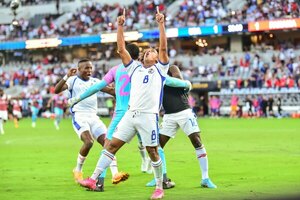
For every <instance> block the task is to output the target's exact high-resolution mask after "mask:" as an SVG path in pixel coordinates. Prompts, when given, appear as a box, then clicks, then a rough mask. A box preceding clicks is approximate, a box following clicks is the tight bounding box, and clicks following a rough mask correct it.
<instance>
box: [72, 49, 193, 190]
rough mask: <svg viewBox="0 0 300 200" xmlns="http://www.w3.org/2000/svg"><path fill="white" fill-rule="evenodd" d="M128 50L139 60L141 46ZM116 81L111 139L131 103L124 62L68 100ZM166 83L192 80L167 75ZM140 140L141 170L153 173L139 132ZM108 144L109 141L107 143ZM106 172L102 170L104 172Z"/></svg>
mask: <svg viewBox="0 0 300 200" xmlns="http://www.w3.org/2000/svg"><path fill="white" fill-rule="evenodd" d="M126 50H127V51H128V53H129V54H130V56H131V57H132V59H133V60H137V59H138V57H139V47H138V46H137V45H135V44H128V45H127V46H126ZM113 82H114V83H115V92H116V108H115V112H114V116H113V119H112V121H111V123H110V125H109V127H108V131H107V135H106V138H107V139H108V140H109V141H111V140H112V137H113V133H114V131H115V129H116V127H117V125H118V124H119V122H120V120H121V119H122V118H123V116H124V115H125V112H126V111H127V110H128V103H129V97H130V96H129V92H130V85H131V84H130V77H129V76H128V74H127V72H126V68H125V67H124V65H123V64H120V65H117V66H115V67H113V68H112V69H110V70H109V71H108V73H107V74H106V75H105V76H104V78H103V80H102V81H101V82H99V83H97V84H95V85H93V86H92V87H90V88H89V89H88V90H86V91H85V92H84V93H82V94H81V95H79V96H76V97H73V98H70V99H69V100H68V104H69V106H72V105H74V104H75V103H77V102H79V101H82V100H84V99H85V98H87V97H89V96H91V95H93V94H95V93H97V92H98V91H100V90H101V89H102V88H104V87H106V86H107V85H109V84H111V83H113ZM166 85H168V86H170V87H186V88H189V87H190V82H186V81H181V80H180V79H177V78H172V77H166ZM137 136H138V140H139V149H140V153H141V156H142V165H141V171H143V172H148V171H150V172H148V173H151V170H149V167H148V164H151V163H149V161H148V160H149V158H148V156H147V152H146V149H145V147H144V146H143V145H142V141H141V138H140V135H139V134H137ZM106 146H107V143H106ZM150 167H151V166H150ZM150 169H151V168H150ZM103 173H104V172H102V174H103ZM98 183H99V181H98ZM167 184H168V183H167V182H164V184H163V185H164V189H167Z"/></svg>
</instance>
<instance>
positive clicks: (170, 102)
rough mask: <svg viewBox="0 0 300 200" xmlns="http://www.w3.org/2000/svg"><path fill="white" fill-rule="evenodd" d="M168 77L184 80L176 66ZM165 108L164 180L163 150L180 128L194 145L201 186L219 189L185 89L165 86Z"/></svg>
mask: <svg viewBox="0 0 300 200" xmlns="http://www.w3.org/2000/svg"><path fill="white" fill-rule="evenodd" d="M168 75H169V76H172V77H176V78H179V79H183V78H182V75H181V73H180V70H179V68H178V67H177V66H175V65H172V66H171V67H170V69H169V71H168ZM163 107H164V110H165V114H164V117H163V121H162V124H161V129H160V133H159V143H160V147H161V149H159V151H162V152H161V154H162V155H163V156H161V158H162V160H163V162H164V166H163V170H164V172H163V173H164V179H165V180H168V178H167V169H166V165H165V159H164V154H163V150H162V149H163V148H164V147H165V145H166V144H167V142H168V141H169V139H170V138H174V137H175V135H176V131H177V129H178V127H180V128H182V130H183V131H184V133H185V134H186V135H187V136H188V137H189V139H190V141H191V143H192V145H193V146H194V148H195V151H196V156H197V159H198V161H199V165H200V168H201V171H202V181H201V186H202V187H207V188H217V186H216V185H215V184H213V182H212V181H211V180H210V179H209V176H208V160H207V154H206V150H205V148H204V145H203V144H202V142H201V138H200V129H199V126H198V123H197V116H196V114H195V113H194V112H193V111H192V109H191V108H190V106H189V104H188V95H187V93H186V91H185V89H183V88H182V89H180V88H172V87H168V86H164V97H163ZM161 154H160V155H161ZM154 185H155V184H153V181H150V182H149V183H148V184H147V186H154Z"/></svg>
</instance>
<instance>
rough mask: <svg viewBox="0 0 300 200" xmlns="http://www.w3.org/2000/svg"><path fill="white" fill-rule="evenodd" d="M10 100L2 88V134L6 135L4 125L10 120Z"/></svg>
mask: <svg viewBox="0 0 300 200" xmlns="http://www.w3.org/2000/svg"><path fill="white" fill-rule="evenodd" d="M8 100H9V97H8V96H7V95H5V94H4V91H3V89H1V88H0V134H4V128H3V123H4V122H5V121H7V118H8V113H7V106H8Z"/></svg>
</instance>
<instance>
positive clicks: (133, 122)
mask: <svg viewBox="0 0 300 200" xmlns="http://www.w3.org/2000/svg"><path fill="white" fill-rule="evenodd" d="M156 21H157V23H158V27H159V33H160V38H159V41H160V43H159V53H158V52H157V51H156V50H155V49H152V48H149V49H147V50H146V52H145V54H144V57H143V62H142V63H140V62H138V61H134V60H133V59H132V57H131V56H130V54H129V53H128V51H127V50H126V48H125V41H124V31H123V25H124V23H125V9H124V11H123V15H121V16H119V17H118V18H117V22H118V28H117V46H118V53H119V55H120V57H121V59H122V63H123V64H124V66H125V68H126V70H127V73H128V75H129V77H130V80H131V89H130V100H129V109H128V110H127V111H126V113H125V115H124V117H123V118H122V119H121V121H120V123H119V124H118V126H117V128H116V131H115V133H114V135H113V138H112V140H111V142H110V143H109V145H108V146H107V148H106V150H105V151H104V152H103V153H102V155H101V157H100V158H99V160H98V163H97V166H96V168H95V170H94V173H93V175H92V176H91V178H87V179H84V180H83V181H80V182H79V183H80V184H81V185H82V186H84V187H87V188H89V189H95V188H96V182H97V177H98V176H99V174H101V173H102V172H103V171H104V170H105V169H106V168H107V167H108V166H109V165H110V163H111V162H112V160H113V159H114V157H115V154H116V153H117V151H118V150H119V149H120V148H121V147H122V146H123V145H124V144H125V143H126V142H129V141H130V140H131V139H132V138H133V137H134V135H135V134H136V132H138V133H139V134H140V136H141V139H142V142H143V146H146V149H147V152H148V154H149V157H150V158H151V160H152V163H151V164H152V167H153V171H154V175H155V179H156V189H155V191H154V193H153V195H152V196H151V199H161V198H163V196H164V191H163V186H162V181H163V177H162V161H161V159H160V157H159V155H158V152H157V146H158V112H159V108H160V106H161V100H162V96H163V90H162V89H163V85H164V82H165V77H166V74H167V71H168V68H169V64H168V62H169V58H168V53H167V37H166V33H165V26H164V15H163V14H161V13H159V10H158V8H157V14H156ZM145 121H146V122H147V123H145Z"/></svg>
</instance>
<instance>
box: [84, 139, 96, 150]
mask: <svg viewBox="0 0 300 200" xmlns="http://www.w3.org/2000/svg"><path fill="white" fill-rule="evenodd" d="M93 144H94V143H93V141H84V146H85V147H86V148H88V149H90V148H92V146H93Z"/></svg>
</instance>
